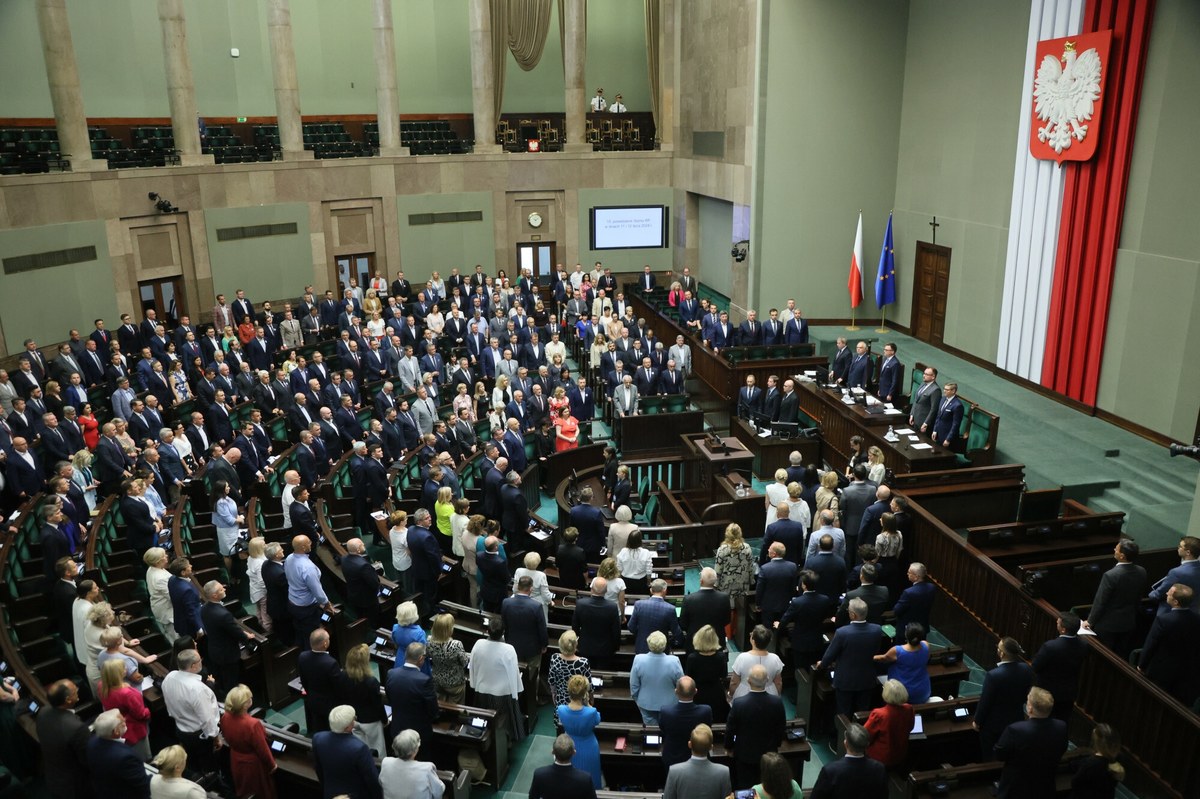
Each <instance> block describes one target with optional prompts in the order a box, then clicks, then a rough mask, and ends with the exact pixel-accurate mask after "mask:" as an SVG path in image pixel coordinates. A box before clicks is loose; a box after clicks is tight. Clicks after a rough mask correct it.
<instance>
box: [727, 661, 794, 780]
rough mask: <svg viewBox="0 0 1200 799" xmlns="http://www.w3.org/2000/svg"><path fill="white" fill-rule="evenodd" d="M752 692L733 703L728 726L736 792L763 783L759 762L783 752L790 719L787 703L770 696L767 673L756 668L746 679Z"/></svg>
mask: <svg viewBox="0 0 1200 799" xmlns="http://www.w3.org/2000/svg"><path fill="white" fill-rule="evenodd" d="M746 682H747V683H748V684H749V686H750V692H749V693H747V694H745V695H743V696H739V697H738V698H737V699H735V700H733V704H731V705H730V707H729V719H728V721H726V723H725V751H726V752H728V753H729V754H730V755H731V756H732V757H733V761H734V778H733V787H734V788H750V787H752V786H753V785H754V784H755V783H757V782H758V781H759V767H758V766H759V761H760V760H761V759H762V756H763V754H765V753H766V752H775V751H778V750H779V744H781V743H782V742H783V736H784V732H785V727H786V726H787V716H786V713H785V712H784V709H783V700H782V699H780V698H779V697H778V696H775V695H774V694H769V693H767V670H766V668H765V667H764V666H762V664H758V665H755V666H752V667H751V668H750V674H749V676H748V677H747V679H746Z"/></svg>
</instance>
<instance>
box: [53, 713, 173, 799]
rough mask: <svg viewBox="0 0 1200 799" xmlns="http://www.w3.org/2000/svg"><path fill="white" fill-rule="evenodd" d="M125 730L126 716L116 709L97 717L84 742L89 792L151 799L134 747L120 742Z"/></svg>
mask: <svg viewBox="0 0 1200 799" xmlns="http://www.w3.org/2000/svg"><path fill="white" fill-rule="evenodd" d="M125 729H126V727H125V717H124V716H122V715H121V711H120V710H119V709H116V708H113V709H112V710H106V711H104V712H103V713H101V714H100V715H99V716H97V717H96V721H95V723H94V724H93V725H92V731H93V732H94V733H95V735H94V736H93V737H92V739H91V740H90V741H88V743H87V766H88V771H89V772H90V774H91V779H92V790H93V791H94V792H95V795H96V796H128V797H133V799H150V775H149V774H148V773H147V772H146V767H145V764H144V763H142V759H141V758H140V757H138V755H137V752H135V751H134V749H133V747H131V746H129V745H128V744H126V743H125V741H123V740H121V739H122V737H123V736H124V735H125ZM51 765H56V764H51Z"/></svg>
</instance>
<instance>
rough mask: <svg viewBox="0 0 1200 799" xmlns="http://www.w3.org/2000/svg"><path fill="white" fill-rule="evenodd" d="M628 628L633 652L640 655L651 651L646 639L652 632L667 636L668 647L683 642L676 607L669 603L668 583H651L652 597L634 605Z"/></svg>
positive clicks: (662, 581)
mask: <svg viewBox="0 0 1200 799" xmlns="http://www.w3.org/2000/svg"><path fill="white" fill-rule="evenodd" d="M626 626H627V627H628V628H629V631H630V632H631V633H633V650H634V652H635V653H637V654H639V655H643V654H645V653H647V652H649V651H650V647H649V645H648V644H647V643H646V639H647V638H648V637H649V636H650V633H652V632H655V631H658V632H661V633H662V634H663V635H665V636H667V645H668V646H671V645H673V644H677V643H678V642H679V641H681V640H683V632H682V631H681V630H680V629H679V619H678V617H677V616H676V614H675V606H674V605H672V604H671V603H670V602H668V601H667V583H666V581H664V580H654V581H652V582H651V583H650V596H649V597H648V598H646V599H639V600H638V601H637V602H635V603H634V604H633V615H632V616H630V617H629V622H628V624H627V625H626Z"/></svg>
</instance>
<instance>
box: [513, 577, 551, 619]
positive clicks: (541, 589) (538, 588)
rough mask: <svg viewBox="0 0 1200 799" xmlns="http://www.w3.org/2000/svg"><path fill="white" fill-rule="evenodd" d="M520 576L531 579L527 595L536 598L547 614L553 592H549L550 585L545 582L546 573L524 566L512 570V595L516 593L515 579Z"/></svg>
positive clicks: (518, 578)
mask: <svg viewBox="0 0 1200 799" xmlns="http://www.w3.org/2000/svg"><path fill="white" fill-rule="evenodd" d="M522 577H528V578H529V579H530V580H533V590H532V591H530V592H529V596H531V597H532V598H533V599H535V600H537V601H538V602H539V603H540V604H541V605H542V609H543V610H545V611H546V614H547V616H548V615H549V613H550V603H551V602H553V601H554V594H552V593H550V585H549V583H547V582H546V573H545V572H540V571H538V570H537V569H526V568H525V567H524V566H522V567H521V568H519V569H517V570H516V571H514V572H513V594H512V595H513V596H516V595H517V581H518V580H520V579H521V578H522Z"/></svg>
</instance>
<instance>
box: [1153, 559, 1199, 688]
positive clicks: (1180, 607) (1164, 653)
mask: <svg viewBox="0 0 1200 799" xmlns="http://www.w3.org/2000/svg"><path fill="white" fill-rule="evenodd" d="M1194 602H1195V592H1194V591H1192V589H1191V587H1190V586H1187V585H1184V584H1183V583H1175V585H1173V586H1171V587H1170V588H1169V589H1167V605H1168V606H1169V607H1170V608H1171V609H1170V610H1169V611H1167V612H1166V613H1163V614H1161V615H1159V616H1156V617H1155V618H1154V624H1153V625H1151V627H1150V634H1149V635H1147V636H1146V644H1145V646H1144V647H1143V648H1142V657H1141V660H1139V661H1138V671H1140V672H1142V673H1143V674H1145V675H1146V676H1147V677H1149V678H1150V679H1151V680H1152V681H1153V682H1154V683H1155V684H1156V685H1157V686H1158V687H1160V688H1162V689H1163V690H1164V691H1166V692H1167V693H1169V694H1170V695H1171V696H1173V697H1175V698H1176V699H1178V700H1179V701H1180V702H1181V703H1182V704H1183V706H1184V707H1191V706H1192V705H1193V704H1195V702H1196V697H1197V694H1198V693H1200V685H1198V684H1197V682H1196V673H1197V672H1200V615H1197V614H1195V613H1193V612H1192V610H1191V608H1192V604H1193V603H1194Z"/></svg>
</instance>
